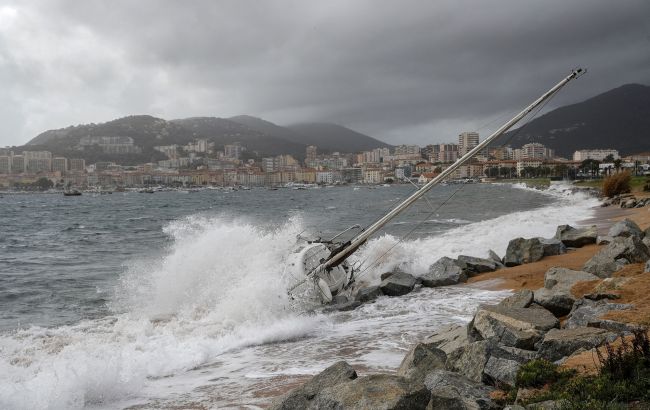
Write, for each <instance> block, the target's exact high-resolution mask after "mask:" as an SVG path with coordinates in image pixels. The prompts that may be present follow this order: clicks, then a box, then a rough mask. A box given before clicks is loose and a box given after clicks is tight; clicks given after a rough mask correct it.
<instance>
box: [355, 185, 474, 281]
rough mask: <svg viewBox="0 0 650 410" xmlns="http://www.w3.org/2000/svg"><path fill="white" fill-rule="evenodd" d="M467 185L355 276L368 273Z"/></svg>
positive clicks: (461, 186)
mask: <svg viewBox="0 0 650 410" xmlns="http://www.w3.org/2000/svg"><path fill="white" fill-rule="evenodd" d="M464 187H465V184H460V186H459V187H458V189H456V190H455V191H454V192H453V193H452V194H451V195H450V196H449V197H448V198H447V199H445V200H444V201H443V202H442V203H441V204H440V205H438V207H437V208H436V209H433V210H432V211H431V212H430V213H429V214H428V215H427V216H426V217H425V218H424V219H423V220H422V221H420V222H419V223H418V224H417V225H415V226H414V227H413V229H411V230H410V231H409V232H407V233H406V235H403V236H402V237H401V238H400V239H399V240H398V241H397V242H395V243H394V244H393V245H392V246H391V247H390V248H388V249H387V250H386V251H385V252H384V253H382V254H381V255H380V256H379V257H377V258H376V259H375V260H374V261H373V262H372V263H371V264H370V265H367V266H366V268H365V269H363V270H362V271H361V272H360V273H359V275H357V276H356V277H355V279H358V278H360V277H362V276H363V275H365V274H367V272H368V269H370V268H371V267H373V266H374V265H375V264H377V262H379V261H380V260H381V259H383V258H384V257H385V256H386V255H388V254H389V253H390V252H391V251H392V250H393V249H394V248H395V247H396V246H397V245H399V244H400V243H402V242H403V241H404V240H405V239H406V238H407V237H409V236H410V235H411V234H412V233H413V232H415V230H416V229H418V228H419V227H420V226H422V224H424V223H425V222H426V221H427V220H428V219H429V218H430V217H431V216H432V215H433V214H434V213H436V212H438V211H439V210H440V208H442V207H443V206H444V205H446V204H447V202H449V200H451V199H452V198H453V197H454V196H455V195H456V194H457V193H458V192H460V191H461V190H462V189H463V188H464ZM369 258H370V257H368V258H366V259H365V260H364V261H363V262H361V265H360V266H363V264H364V263H366V261H367V260H368V259H369Z"/></svg>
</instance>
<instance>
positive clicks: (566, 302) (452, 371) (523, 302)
mask: <svg viewBox="0 0 650 410" xmlns="http://www.w3.org/2000/svg"><path fill="white" fill-rule="evenodd" d="M648 231H650V229H649V230H646V232H643V231H642V230H641V229H640V228H639V227H638V225H636V224H635V223H634V222H632V221H630V220H624V221H621V222H619V223H617V224H615V225H613V226H612V227H611V229H610V230H609V232H608V235H607V237H606V238H607V240H606V242H605V243H606V245H604V246H603V248H602V249H601V250H600V251H599V252H598V253H597V254H596V255H594V256H593V257H592V258H591V259H590V260H589V261H587V263H586V264H585V266H584V268H583V270H582V271H577V270H570V269H566V268H559V267H553V268H551V269H549V270H548V271H547V272H546V273H545V275H544V287H543V288H540V289H537V290H535V291H530V290H520V291H517V292H515V293H514V294H512V295H511V296H509V297H507V298H505V299H503V300H502V301H501V302H500V303H498V304H496V305H481V306H480V307H479V308H478V309H477V311H476V313H475V314H474V317H473V319H472V320H471V321H470V323H469V324H467V325H466V326H463V325H451V326H448V327H445V328H441V329H439V330H438V331H437V332H436V333H435V334H433V335H431V336H430V337H428V338H426V339H425V340H423V341H422V342H420V343H418V344H416V345H415V346H413V347H412V348H411V349H410V350H409V352H408V354H407V355H406V356H405V357H404V359H403V360H402V363H401V365H400V367H399V369H398V371H397V374H375V375H370V376H365V377H357V374H356V371H355V370H354V369H353V368H352V367H351V366H350V365H349V364H347V363H346V362H338V363H335V364H334V365H332V366H330V367H329V368H327V369H325V370H324V371H323V372H321V373H319V374H318V375H316V376H314V378H312V379H311V380H310V381H308V382H307V383H305V384H304V385H302V386H300V387H298V388H296V389H294V390H292V391H290V392H288V393H287V394H285V395H284V396H282V397H280V398H278V399H277V400H276V401H275V402H274V403H273V405H272V407H271V408H273V409H321V408H327V409H344V408H345V409H366V408H373V409H407V408H408V409H436V408H458V409H493V408H494V409H496V408H499V406H497V404H496V403H495V402H494V401H493V400H492V398H491V397H492V396H491V393H492V392H493V391H494V389H495V388H496V387H502V386H513V385H514V383H515V378H516V375H517V372H518V370H519V368H520V367H521V366H522V365H523V364H524V363H527V362H528V361H530V360H533V359H540V358H541V359H546V360H549V361H555V362H558V361H562V360H564V359H565V358H567V357H568V356H571V355H572V354H574V353H576V352H579V351H582V350H588V349H592V348H594V347H597V346H600V345H601V344H603V343H604V342H605V341H612V340H614V339H615V338H616V337H617V335H619V334H620V333H622V332H627V331H631V330H633V328H632V327H631V326H630V325H627V324H624V323H621V322H616V321H612V320H607V319H602V317H603V315H604V314H605V313H607V312H609V311H612V310H625V309H629V308H631V305H627V304H621V303H613V302H611V300H614V299H616V298H618V295H616V294H615V293H611V290H614V289H616V288H617V287H618V286H620V285H621V284H623V283H624V282H625V281H626V280H628V279H627V278H622V277H621V278H619V277H615V278H610V277H611V275H612V273H613V272H615V271H616V270H617V269H619V268H620V266H622V265H624V264H627V263H640V262H645V263H646V264H645V271H646V272H649V271H650V249H649V248H648V246H647V245H646V244H645V243H644V242H643V240H644V239H648V237H649V234H650V232H648ZM596 240H597V232H596V227H595V226H591V227H587V228H581V229H576V228H573V227H571V226H568V225H561V226H559V227H558V229H557V233H556V236H555V238H552V239H544V238H530V239H524V238H516V239H513V240H512V241H510V243H509V245H508V251H507V252H506V255H505V257H504V258H503V259H500V258H499V256H498V255H496V254H495V253H494V252H492V251H491V252H490V257H489V259H483V258H477V257H472V256H465V255H461V256H459V257H458V258H457V259H452V258H448V257H443V258H441V259H439V260H438V261H436V262H435V263H434V264H432V265H431V266H430V267H429V270H428V271H427V272H426V273H425V274H423V275H420V276H419V277H415V276H413V275H410V274H408V273H405V272H402V271H394V272H386V273H384V274H383V275H382V282H381V284H380V285H379V286H373V287H368V288H363V289H360V290H359V291H358V292H357V294H356V296H355V298H354V300H352V301H348V300H347V299H346V300H343V299H341V300H340V301H339V305H337V306H341V307H342V308H343V307H349V306H352V305H350V304H351V303H352V304H356V305H354V306H355V307H356V306H358V305H360V304H361V303H367V302H372V301H373V300H374V299H376V298H377V297H379V296H382V295H387V296H393V297H394V296H400V295H404V294H406V293H408V292H411V291H413V289H415V288H416V286H417V283H418V282H419V283H420V284H421V285H422V286H426V287H437V286H447V285H455V284H458V283H462V282H465V281H467V279H468V278H470V277H472V276H474V275H477V274H480V273H484V272H491V271H494V270H497V269H500V268H502V267H503V266H504V265H505V266H515V265H519V264H522V263H529V262H533V261H536V260H539V259H542V258H543V257H545V256H549V255H555V254H559V253H562V252H565V249H566V247H581V246H584V245H587V244H592V243H596ZM602 278H606V279H605V280H602V283H600V284H599V285H598V286H597V287H595V288H594V291H593V293H591V294H588V295H585V296H584V297H578V296H576V295H575V294H573V293H572V291H571V290H572V288H573V287H574V285H575V284H577V283H578V282H585V281H597V280H601V279H602ZM560 318H563V319H565V320H563V324H562V325H561V324H560V320H559V319H560ZM552 405H554V404H553V403H549V406H552ZM511 408H521V407H519V406H516V405H515V406H512V407H511ZM549 408H550V407H549Z"/></svg>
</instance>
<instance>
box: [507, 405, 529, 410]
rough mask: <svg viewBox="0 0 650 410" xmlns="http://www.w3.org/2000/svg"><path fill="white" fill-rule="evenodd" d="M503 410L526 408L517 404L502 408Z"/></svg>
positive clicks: (523, 409) (522, 409) (524, 409)
mask: <svg viewBox="0 0 650 410" xmlns="http://www.w3.org/2000/svg"><path fill="white" fill-rule="evenodd" d="M503 410H526V408H525V407H523V406H520V405H518V404H511V405H508V406H506V407H504V408H503Z"/></svg>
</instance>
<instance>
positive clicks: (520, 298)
mask: <svg viewBox="0 0 650 410" xmlns="http://www.w3.org/2000/svg"><path fill="white" fill-rule="evenodd" d="M533 298H534V294H533V292H532V291H531V290H528V289H521V290H518V291H516V292H515V293H513V294H512V295H510V296H508V297H507V298H505V299H503V300H502V301H501V302H499V306H504V307H516V308H527V307H528V306H530V304H531V303H533Z"/></svg>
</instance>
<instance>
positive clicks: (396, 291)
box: [379, 272, 416, 296]
mask: <svg viewBox="0 0 650 410" xmlns="http://www.w3.org/2000/svg"><path fill="white" fill-rule="evenodd" d="M415 282H416V281H415V278H414V277H413V276H412V275H409V274H408V273H404V272H395V273H393V274H392V275H390V276H389V277H388V278H386V279H384V280H383V281H382V282H381V284H380V285H379V288H380V289H381V291H382V292H383V293H384V295H388V296H402V295H406V294H407V293H409V292H410V291H412V290H413V288H414V287H415Z"/></svg>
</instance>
